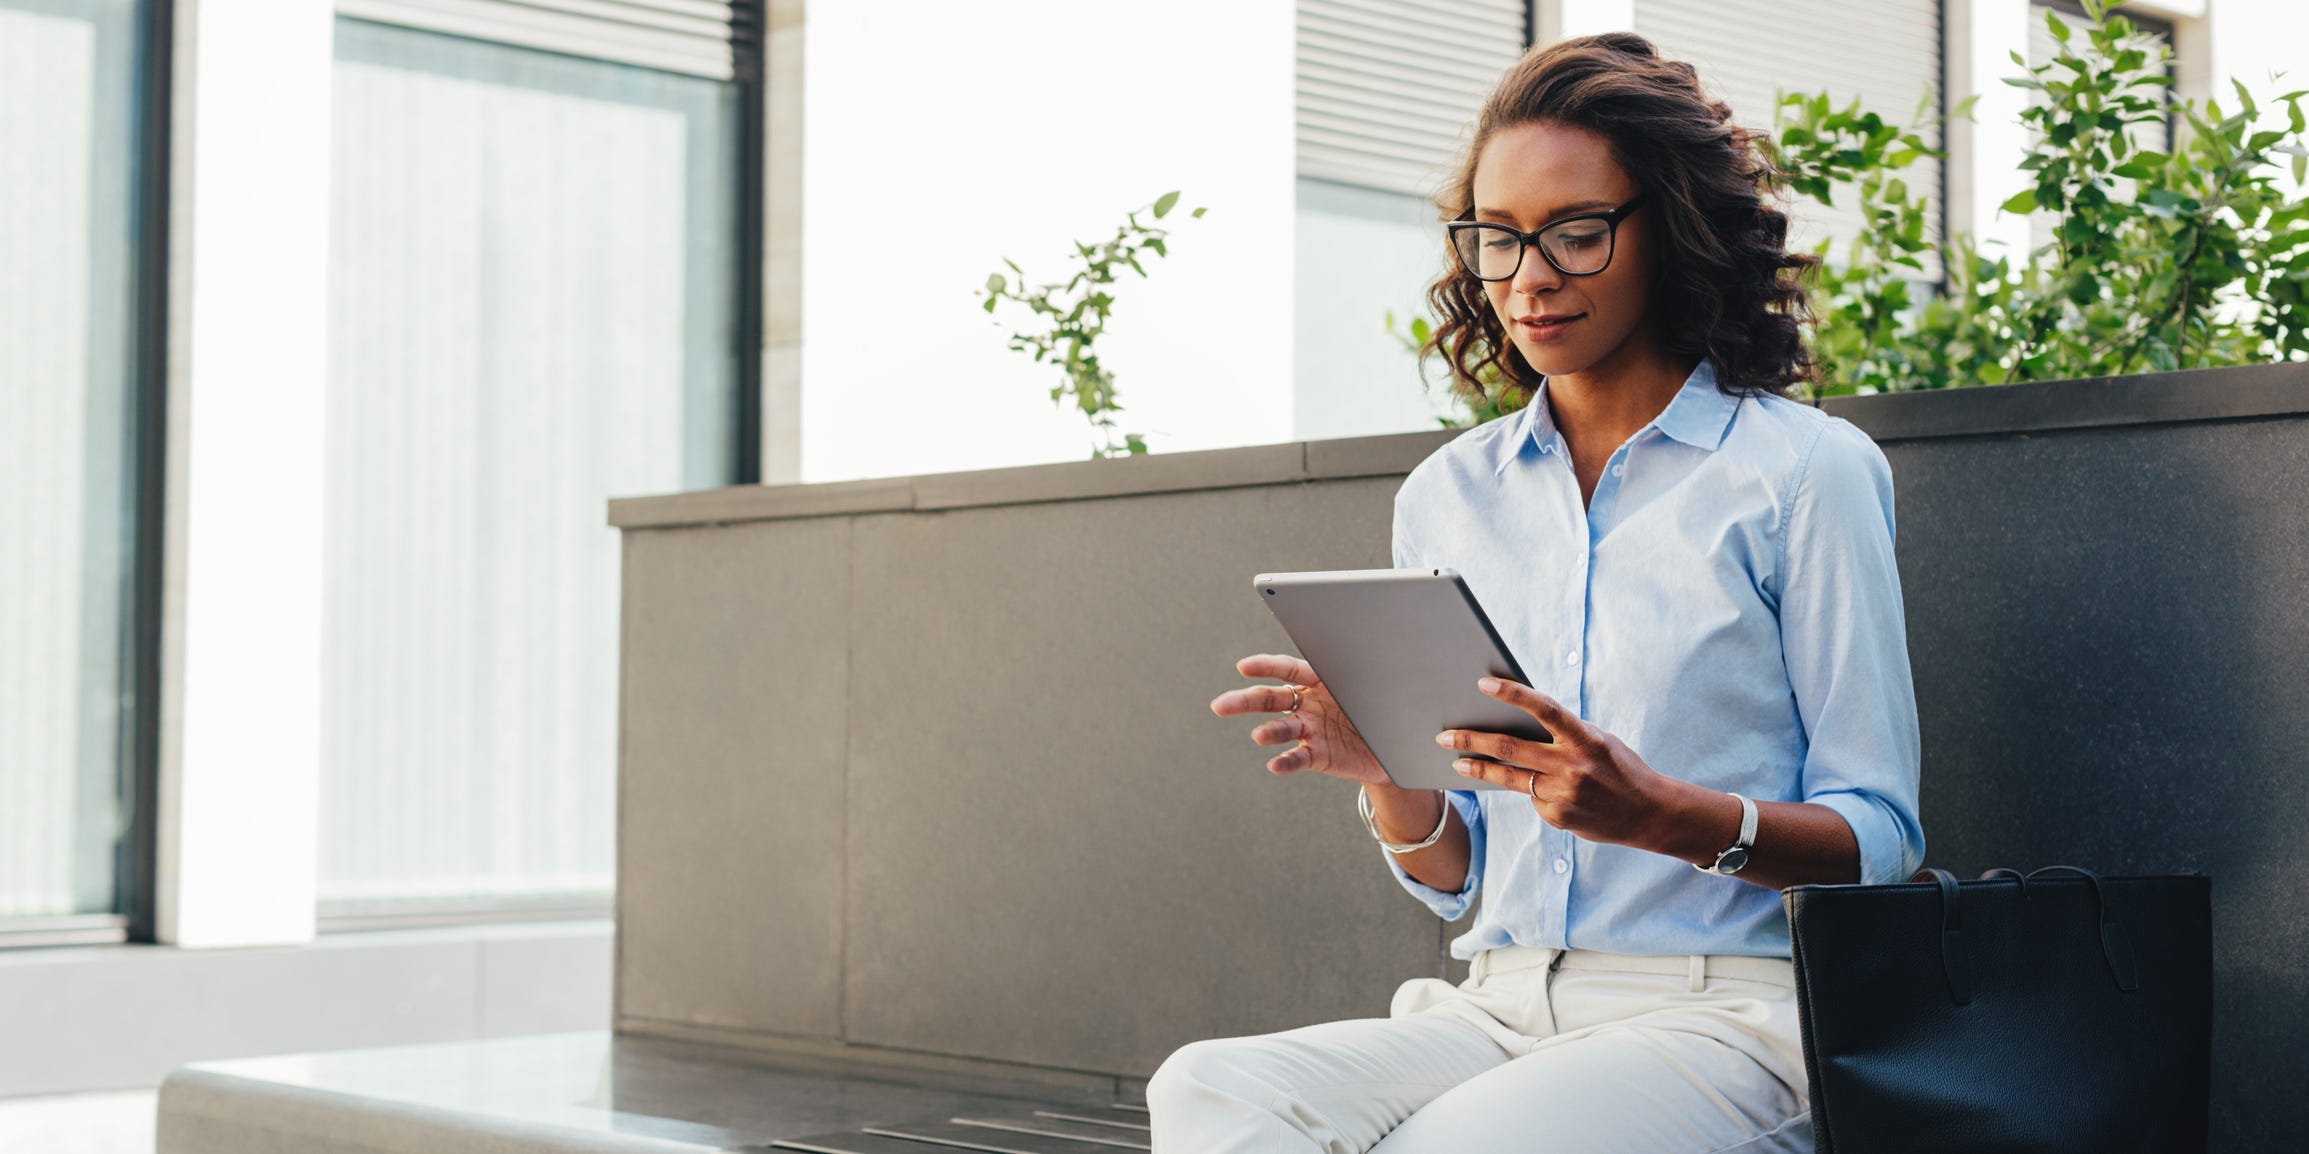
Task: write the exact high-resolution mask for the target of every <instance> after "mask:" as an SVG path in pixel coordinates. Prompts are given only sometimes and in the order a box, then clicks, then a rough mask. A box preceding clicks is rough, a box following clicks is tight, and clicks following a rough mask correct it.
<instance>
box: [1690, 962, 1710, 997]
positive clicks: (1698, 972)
mask: <svg viewBox="0 0 2309 1154" xmlns="http://www.w3.org/2000/svg"><path fill="white" fill-rule="evenodd" d="M1707 988H1708V955H1706V954H1693V955H1692V992H1693V993H1695V994H1696V993H1699V992H1700V991H1701V990H1704V989H1707Z"/></svg>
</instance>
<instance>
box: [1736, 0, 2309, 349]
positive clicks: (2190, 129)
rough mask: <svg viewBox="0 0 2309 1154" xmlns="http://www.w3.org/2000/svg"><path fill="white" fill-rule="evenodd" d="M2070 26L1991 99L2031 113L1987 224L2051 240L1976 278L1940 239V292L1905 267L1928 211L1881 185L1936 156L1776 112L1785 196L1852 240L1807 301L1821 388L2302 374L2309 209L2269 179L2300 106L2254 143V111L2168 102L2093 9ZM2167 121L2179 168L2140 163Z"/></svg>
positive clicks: (2306, 345)
mask: <svg viewBox="0 0 2309 1154" xmlns="http://www.w3.org/2000/svg"><path fill="white" fill-rule="evenodd" d="M2085 8H2086V12H2087V16H2086V19H2085V21H2084V22H2083V24H2082V26H2081V27H2078V28H2072V27H2071V26H2070V25H2069V24H2068V22H2066V21H2063V20H2062V19H2061V18H2060V15H2059V14H2058V13H2057V12H2054V11H2052V10H2050V9H2046V10H2045V12H2044V18H2045V21H2046V27H2047V29H2048V30H2049V31H2050V32H2051V33H2052V37H2053V41H2054V43H2055V45H2056V51H2055V52H2054V54H2053V57H2052V59H2051V60H2049V61H2047V62H2045V63H2044V64H2041V65H2038V66H2036V67H2034V68H2030V67H2029V66H2028V63H2027V61H2026V60H2025V59H2023V58H2022V57H2020V56H2019V55H2018V54H2015V55H2014V57H2013V60H2014V62H2015V63H2016V64H2018V65H2020V66H2021V67H2022V68H2024V69H2026V73H2025V75H2022V76H2017V77H2013V78H2009V79H2007V80H2006V81H2005V83H2007V84H2011V85H2015V86H2018V87H2022V88H2027V89H2030V90H2032V91H2034V92H2036V93H2038V94H2039V96H2038V98H2037V99H2035V100H2033V101H2031V103H2030V104H2029V106H2028V107H2027V108H2026V109H2025V110H2024V111H2023V112H2022V113H2021V122H2022V124H2023V125H2024V126H2025V127H2026V128H2027V130H2028V136H2029V151H2028V155H2027V157H2026V158H2025V159H2024V160H2023V161H2022V162H2021V167H2022V169H2023V170H2024V171H2027V172H2028V173H2030V174H2031V176H2032V178H2033V181H2032V187H2031V188H2029V189H2028V190H2026V191H2024V192H2022V193H2020V194H2018V195H2016V196H2014V197H2012V198H2011V199H2010V200H2008V201H2006V202H2005V204H2004V205H2003V206H2002V211H2005V212H2013V213H2028V212H2034V211H2037V210H2045V211H2048V212H2052V213H2056V214H2058V223H2057V224H2056V225H2055V226H2054V228H2053V230H2052V238H2051V240H2050V241H2049V242H2048V243H2047V244H2045V245H2044V246H2042V247H2041V248H2038V249H2036V250H2035V251H2033V252H2029V253H2026V254H2013V255H2012V256H2005V257H1999V258H1997V259H1994V260H1990V259H1987V258H1986V257H1984V256H1983V255H1982V254H1981V252H1980V251H1979V249H1978V248H1977V247H1976V245H1975V244H1974V242H1973V240H1972V239H1971V238H1969V237H1964V236H1956V237H1951V238H1949V240H1948V241H1947V242H1946V243H1945V244H1943V245H1942V246H1941V248H1940V250H1939V251H1940V254H1941V258H1942V264H1943V266H1944V273H1943V277H1942V280H1941V283H1940V284H1939V285H1937V286H1933V285H1929V284H1927V283H1925V282H1924V280H1923V279H1922V278H1921V277H1920V276H1918V275H1917V274H1918V273H1920V272H1921V271H1922V266H1921V262H1919V261H1917V260H1916V259H1914V258H1916V257H1917V256H1918V255H1919V254H1921V253H1923V252H1924V251H1925V247H1924V246H1923V245H1921V244H1919V243H1918V242H1919V241H1920V240H1921V226H1922V220H1923V219H1924V214H1925V211H1926V208H1925V200H1924V198H1922V197H1918V196H1913V195H1904V194H1905V189H1904V188H1903V187H1901V186H1899V185H1898V177H1897V175H1896V174H1897V173H1898V171H1899V170H1900V169H1902V168H1905V167H1907V166H1908V165H1910V164H1913V163H1914V162H1915V160H1916V159H1918V158H1919V157H1922V156H1927V155H1935V153H1934V152H1933V151H1932V150H1931V149H1929V148H1927V147H1925V146H1924V143H1923V140H1922V138H1921V136H1920V135H1919V134H1918V133H1916V132H1915V131H1914V130H1912V129H1910V130H1892V129H1889V128H1888V127H1887V126H1884V125H1882V124H1881V122H1880V121H1877V120H1876V119H1875V118H1874V117H1873V116H1872V114H1866V113H1861V112H1859V110H1858V108H1857V106H1856V105H1855V106H1849V107H1847V108H1846V109H1845V110H1843V111H1842V112H1838V113H1829V112H1827V111H1825V106H1826V100H1825V98H1824V97H1823V96H1818V95H1814V96H1803V95H1793V96H1784V97H1782V99H1781V103H1780V106H1779V109H1778V111H1779V113H1780V116H1779V118H1778V125H1777V137H1778V138H1777V141H1776V143H1775V145H1774V146H1773V159H1774V160H1775V162H1776V163H1777V165H1778V167H1779V168H1780V169H1781V171H1782V173H1783V174H1784V175H1783V178H1782V179H1783V180H1784V181H1785V183H1786V186H1787V187H1788V189H1789V190H1790V191H1792V192H1795V193H1798V194H1802V195H1808V196H1810V197H1812V198H1814V199H1816V200H1818V201H1820V202H1821V203H1823V204H1830V203H1833V199H1832V197H1833V195H1834V190H1836V189H1838V188H1843V189H1847V190H1849V191H1851V192H1852V193H1853V194H1855V195H1856V196H1857V197H1858V201H1859V204H1860V207H1861V213H1862V217H1863V222H1864V228H1863V231H1862V233H1861V234H1860V235H1859V236H1858V237H1856V238H1854V240H1853V241H1852V242H1851V245H1850V248H1849V250H1848V251H1847V253H1846V254H1845V259H1844V260H1842V261H1835V262H1832V267H1829V268H1824V269H1821V270H1819V275H1818V276H1817V277H1816V279H1815V280H1814V282H1813V284H1812V300H1813V305H1814V309H1815V311H1816V312H1817V313H1818V314H1819V315H1820V316H1821V318H1822V324H1821V326H1820V328H1819V331H1818V332H1817V334H1816V335H1815V341H1814V348H1815V351H1816V353H1817V354H1818V355H1819V357H1820V360H1821V367H1822V370H1823V372H1822V377H1823V379H1822V387H1821V389H1820V391H1821V392H1823V393H1854V392H1859V393H1866V392H1880V391H1891V390H1898V389H1921V388H1946V387H1951V386H1960V385H1971V384H1995V383H2002V382H2010V381H2032V380H2054V379H2062V378H2081V377H2098V376H2115V375H2120V374H2124V373H2131V372H2142V371H2147V370H2151V369H2157V370H2169V369H2177V368H2199V367H2209V366H2215V365H2234V364H2250V363H2257V362H2264V361H2272V360H2284V359H2288V358H2296V357H2302V356H2309V332H2305V330H2309V203H2304V202H2302V201H2300V200H2298V199H2291V200H2289V199H2288V198H2287V196H2286V194H2285V191H2284V189H2283V187H2282V185H2281V184H2280V180H2279V176H2280V173H2281V172H2282V171H2283V169H2284V167H2286V165H2285V164H2284V161H2285V160H2286V159H2287V158H2290V167H2291V168H2292V169H2293V171H2294V173H2295V174H2296V175H2295V180H2296V181H2298V180H2300V179H2301V174H2302V173H2303V170H2304V167H2305V166H2309V148H2305V147H2304V144H2303V140H2304V136H2303V128H2304V121H2303V116H2302V108H2301V100H2302V97H2303V96H2304V95H2309V93H2304V92H2290V93H2287V94H2285V95H2283V96H2279V97H2277V103H2278V104H2280V105H2282V106H2283V108H2284V110H2285V119H2286V123H2287V127H2286V128H2284V129H2258V128H2256V127H2255V126H2256V124H2257V122H2258V121H2259V119H2260V115H2261V110H2260V106H2259V105H2258V104H2257V103H2256V102H2255V101H2254V99H2253V96H2252V93H2251V92H2250V91H2249V90H2248V89H2247V88H2246V87H2245V86H2244V85H2243V84H2241V83H2239V84H2236V85H2235V90H2236V96H2237V101H2238V104H2237V107H2236V109H2235V111H2224V110H2223V108H2222V106H2221V103H2220V102H2219V101H2218V100H2217V99H2215V100H2206V101H2202V102H2199V101H2195V100H2189V101H2182V102H2179V103H2178V104H2177V105H2176V104H2175V103H2174V102H2173V101H2172V99H2171V98H2170V96H2169V94H2168V93H2167V92H2166V91H2165V89H2166V87H2167V86H2169V85H2170V84H2171V83H2172V80H2171V76H2170V73H2169V69H2168V57H2169V55H2170V51H2169V49H2168V48H2166V46H2165V45H2164V44H2163V43H2162V42H2161V41H2159V40H2157V39H2155V38H2153V37H2148V36H2144V35H2142V34H2141V33H2140V32H2139V31H2138V30H2137V29H2136V28H2135V27H2134V26H2133V24H2132V22H2131V21H2129V20H2127V19H2126V18H2125V17H2123V16H2121V15H2110V14H2109V13H2108V5H2107V4H2106V3H2104V2H2102V0H2086V4H2085ZM1969 107H1970V102H1969V101H1967V102H1966V104H1965V105H1964V106H1962V107H1961V108H1960V109H1959V110H1958V111H1959V113H1960V114H1968V112H1969ZM2168 115H2170V116H2173V117H2174V118H2176V119H2177V120H2178V121H2179V127H2180V133H2179V136H2180V144H2179V146H2178V147H2177V148H2176V149H2175V151H2174V152H2173V153H2171V154H2166V153H2161V152H2157V151H2154V150H2152V149H2147V148H2144V147H2142V146H2141V145H2140V144H2139V143H2138V136H2139V133H2140V130H2141V129H2142V128H2144V127H2153V126H2158V125H2161V124H2162V123H2164V122H2165V121H2166V118H2167V117H2168ZM1887 133H1889V135H1887ZM1878 141H1881V142H1882V144H1881V146H1880V147H1877V146H1876V142H1878ZM2016 258H2017V259H2016ZM1903 268H1905V269H1907V270H1908V272H1906V273H1902V272H1900V271H1899V270H1901V269H1903ZM1935 289H1937V291H1934V290H1935ZM1911 292H1919V293H1922V294H1923V299H1916V300H1911V299H1910V295H1909V294H1910V293H1911Z"/></svg>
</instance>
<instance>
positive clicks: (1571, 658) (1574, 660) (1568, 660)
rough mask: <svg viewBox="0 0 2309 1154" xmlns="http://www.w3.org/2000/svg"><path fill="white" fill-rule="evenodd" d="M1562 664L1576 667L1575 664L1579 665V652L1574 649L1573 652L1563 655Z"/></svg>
mask: <svg viewBox="0 0 2309 1154" xmlns="http://www.w3.org/2000/svg"><path fill="white" fill-rule="evenodd" d="M1563 663H1564V664H1565V665H1577V664H1579V650H1577V649H1574V650H1572V651H1571V652H1569V653H1566V654H1564V655H1563Z"/></svg>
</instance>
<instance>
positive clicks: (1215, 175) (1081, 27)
mask: <svg viewBox="0 0 2309 1154" xmlns="http://www.w3.org/2000/svg"><path fill="white" fill-rule="evenodd" d="M809 21H810V36H809V41H808V49H807V51H808V54H809V63H808V67H807V70H806V80H805V82H804V83H805V92H804V98H803V106H804V111H803V116H804V145H803V149H804V162H803V186H804V187H803V194H802V195H803V202H804V203H803V226H802V227H803V243H804V247H805V251H806V252H807V254H808V255H807V259H806V260H805V262H804V270H803V274H802V275H803V281H804V284H803V315H802V331H803V346H802V390H803V392H802V427H803V434H802V469H801V472H802V478H801V479H802V480H804V481H832V480H841V479H846V478H856V477H870V476H893V475H898V474H905V473H919V472H933V471H939V470H952V469H972V468H983V467H991V466H999V465H1013V464H1023V463H1029V462H1043V461H1066V460H1079V459H1081V458H1084V457H1087V456H1088V455H1089V454H1090V450H1091V446H1092V444H1093V434H1092V431H1091V428H1090V425H1089V423H1088V422H1087V421H1085V420H1084V419H1083V418H1082V416H1081V415H1080V414H1079V412H1077V411H1074V410H1073V409H1071V408H1069V409H1067V410H1060V409H1058V408H1057V407H1056V406H1054V405H1053V404H1052V403H1051V400H1050V388H1051V386H1052V385H1053V384H1055V383H1056V382H1057V379H1058V370H1057V369H1055V368H1053V367H1051V366H1050V365H1048V364H1036V363H1035V362H1033V361H1032V360H1030V359H1029V358H1028V357H1027V356H1026V355H1025V354H1023V353H1017V352H1013V351H1011V350H1010V349H1009V348H1008V347H1007V346H1008V341H1007V339H1006V337H1007V334H1008V333H1009V332H1011V331H1012V327H1013V325H1014V323H1016V322H1019V321H1022V320H1023V319H1024V312H1023V310H1019V309H1017V308H1016V306H1011V305H1005V306H1004V307H1003V308H1002V309H1001V310H998V311H997V313H996V314H995V316H993V317H989V316H988V315H987V314H986V313H984V312H982V311H980V302H979V300H978V298H977V297H975V296H974V295H972V294H973V291H974V290H976V289H977V288H979V287H980V286H982V285H983V284H984V283H985V280H986V276H987V274H988V273H990V272H995V271H998V270H999V271H1004V272H1005V273H1007V270H1005V269H1003V266H1002V258H1004V257H1009V258H1011V259H1013V260H1016V261H1017V262H1018V263H1019V264H1020V265H1021V266H1022V267H1023V268H1024V269H1025V270H1026V272H1027V274H1028V275H1029V276H1030V277H1031V278H1032V279H1033V280H1035V281H1037V282H1043V281H1060V280H1064V279H1066V277H1067V276H1068V275H1070V274H1071V271H1072V270H1071V267H1070V266H1069V264H1068V259H1069V258H1070V257H1071V256H1072V254H1073V245H1072V242H1073V241H1076V240H1082V241H1098V240H1103V239H1105V238H1107V237H1110V236H1112V235H1113V230H1114V229H1115V227H1116V226H1118V225H1120V224H1121V223H1122V219H1123V214H1124V213H1125V212H1126V211H1128V210H1131V209H1134V208H1137V207H1138V206H1140V205H1143V204H1146V203H1147V202H1149V201H1151V200H1153V199H1154V198H1155V197H1156V196H1158V195H1160V194H1161V193H1163V192H1165V191H1167V190H1169V189H1173V188H1177V189H1181V190H1183V195H1182V196H1181V198H1180V210H1179V211H1177V212H1174V213H1173V214H1172V215H1171V216H1170V217H1168V218H1166V219H1165V220H1164V221H1162V222H1160V223H1161V224H1162V225H1163V226H1164V227H1169V228H1171V229H1172V233H1171V237H1170V241H1171V255H1170V256H1169V257H1168V258H1155V259H1154V260H1153V261H1152V263H1149V264H1147V272H1148V274H1149V279H1146V280H1141V279H1139V278H1138V277H1137V276H1136V275H1135V274H1129V273H1125V274H1124V278H1123V279H1122V280H1121V281H1119V282H1118V283H1117V285H1116V286H1115V287H1114V289H1113V292H1114V295H1115V297H1116V304H1115V310H1114V317H1113V320H1112V322H1111V324H1110V327H1109V329H1108V332H1107V335H1106V336H1105V338H1104V339H1102V340H1101V341H1100V344H1099V352H1100V355H1101V357H1102V359H1103V361H1104V362H1105V364H1106V366H1107V367H1108V368H1109V369H1111V370H1113V372H1114V373H1115V375H1116V386H1117V389H1118V392H1119V399H1120V401H1121V403H1122V404H1123V406H1124V411H1123V412H1122V413H1120V414H1118V415H1117V417H1116V422H1117V427H1118V429H1119V430H1122V431H1131V432H1141V433H1144V434H1146V438H1147V444H1148V446H1149V448H1151V449H1153V450H1155V451H1157V452H1173V451H1178V450H1183V449H1201V448H1217V447H1222V446H1228V445H1243V444H1258V443H1263V442H1273V441H1281V440H1288V439H1289V438H1290V437H1291V435H1292V385H1291V382H1292V343H1293V342H1292V311H1291V310H1292V259H1293V245H1292V233H1293V211H1294V210H1293V171H1292V168H1293V152H1292V51H1293V48H1292V23H1291V21H1292V15H1291V8H1290V6H1289V5H1287V4H1282V3H1257V4H1241V3H1228V2H1226V0H1175V2H1173V3H1169V4H1164V5H1161V6H1145V5H1118V4H1087V3H1082V2H1080V0H977V2H974V3H969V4H957V3H953V2H952V0H871V2H869V0H822V2H813V3H812V4H811V6H810V14H809ZM1196 205H1203V206H1208V208H1209V209H1210V212H1209V213H1208V214H1207V215H1205V216H1204V217H1203V218H1201V219H1199V220H1195V219H1189V218H1187V217H1186V216H1185V210H1186V209H1187V208H1190V207H1193V206H1196ZM1140 219H1141V220H1142V221H1145V220H1147V219H1148V218H1147V217H1146V216H1144V215H1142V216H1141V218H1140ZM864 221H877V222H882V223H884V224H885V225H895V226H897V227H898V228H899V229H900V230H902V231H906V230H910V231H911V234H912V236H911V239H910V240H909V241H908V242H907V248H906V249H905V250H902V251H898V252H890V251H887V250H884V251H883V252H882V253H881V255H880V257H879V259H878V260H869V259H867V258H866V254H865V251H864V248H863V244H862V240H861V238H862V236H863V235H864V234H863V233H862V231H861V229H860V223H861V222H864Z"/></svg>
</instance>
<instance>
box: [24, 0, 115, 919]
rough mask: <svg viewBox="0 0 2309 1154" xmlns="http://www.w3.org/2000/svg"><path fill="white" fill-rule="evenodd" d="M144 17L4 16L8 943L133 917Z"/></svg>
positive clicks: (49, 9) (60, 6)
mask: <svg viewBox="0 0 2309 1154" xmlns="http://www.w3.org/2000/svg"><path fill="white" fill-rule="evenodd" d="M136 8H137V6H136V4H135V3H133V2H132V0H0V929H6V928H7V926H8V920H9V919H22V918H43V917H58V916H67V915H74V914H89V913H111V912H115V911H118V910H120V909H121V901H120V897H119V893H120V886H119V885H118V882H119V881H120V880H121V879H120V876H119V871H118V869H117V867H116V861H117V860H118V857H119V855H120V853H121V852H122V850H123V848H124V847H123V841H124V835H125V831H126V829H127V825H128V815H129V807H128V803H127V798H128V794H127V791H126V783H127V782H129V781H130V780H132V778H133V774H131V773H130V772H129V765H130V759H129V750H130V748H131V746H130V743H129V741H128V740H127V738H128V713H127V708H128V704H129V701H128V693H129V690H130V687H131V682H132V679H133V671H134V668H135V663H134V661H133V660H131V659H130V646H129V642H130V639H131V638H132V637H133V636H134V630H133V628H132V621H131V619H130V616H129V614H130V612H131V610H132V609H133V605H134V602H133V599H132V598H131V597H130V596H129V593H130V590H131V589H132V588H133V585H134V568H133V566H132V560H133V547H134V543H135V532H134V530H135V524H134V506H133V494H134V492H135V483H136V479H135V476H134V474H133V472H132V470H133V468H134V465H135V457H134V454H133V452H132V451H131V446H132V443H133V442H132V437H133V432H134V425H133V423H132V417H133V415H134V410H133V408H132V405H133V398H134V396H135V390H134V388H133V383H134V373H135V338H136V329H135V317H134V307H133V304H134V300H135V291H134V287H135V286H134V267H133V254H134V248H135V246H134V238H135V227H136V217H135V190H136V180H137V174H136V152H137V143H136V131H137V124H138V117H137V115H136V101H137V88H138V86H137V79H136V36H137V21H136Z"/></svg>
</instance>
